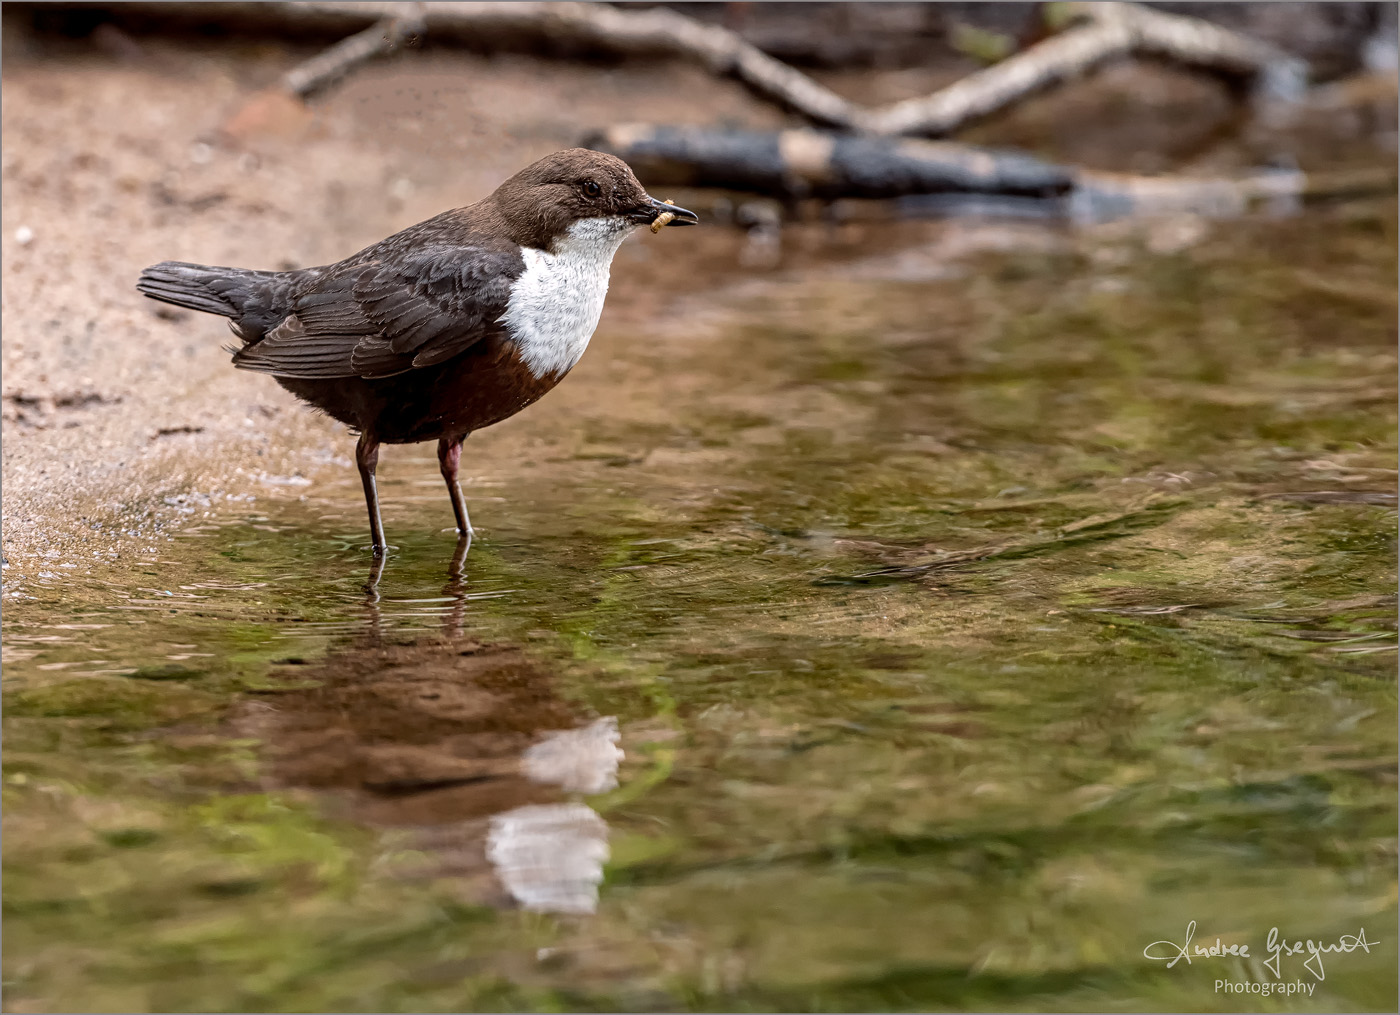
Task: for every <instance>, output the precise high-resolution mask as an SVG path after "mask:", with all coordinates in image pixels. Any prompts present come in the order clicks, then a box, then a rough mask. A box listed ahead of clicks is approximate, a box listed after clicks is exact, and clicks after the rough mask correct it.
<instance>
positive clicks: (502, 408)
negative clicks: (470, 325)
mask: <svg viewBox="0 0 1400 1015" xmlns="http://www.w3.org/2000/svg"><path fill="white" fill-rule="evenodd" d="M563 376H564V375H563V374H562V373H560V374H557V375H548V376H546V377H544V378H539V377H536V376H535V375H534V374H532V373H531V372H530V370H529V368H528V367H526V366H525V364H524V363H523V362H522V361H521V359H520V357H519V355H517V354H516V352H515V348H514V346H513V345H511V344H510V343H507V342H499V341H491V340H487V341H486V342H483V343H481V346H478V347H473V348H471V349H469V350H467V351H466V352H464V353H462V354H461V355H460V356H455V357H453V358H452V359H450V360H448V361H447V362H445V363H439V364H437V365H436V366H430V367H424V368H422V369H415V370H410V371H408V372H407V373H402V374H398V375H396V376H394V377H383V378H378V379H375V380H366V379H365V378H363V377H335V378H327V379H307V378H297V377H278V378H277V383H279V384H281V385H282V387H284V388H286V389H287V390H288V391H290V392H291V393H292V394H294V395H296V396H297V397H298V398H300V399H301V400H302V401H304V402H307V403H309V404H310V405H312V406H314V407H315V408H317V409H319V410H321V411H322V412H324V413H325V414H326V415H328V416H330V417H331V418H333V419H338V420H339V421H340V422H342V423H344V424H345V425H346V426H349V427H353V428H354V429H355V430H358V431H359V432H361V433H364V434H367V435H369V436H370V437H371V438H373V439H374V440H377V441H381V442H383V443H385V444H412V443H414V442H417V441H427V440H436V439H438V438H439V437H454V438H455V437H465V436H466V435H467V434H469V433H471V432H472V431H473V430H480V429H482V428H483V427H488V426H490V425H491V424H492V423H499V422H500V421H501V420H503V419H507V418H509V417H511V416H514V415H515V414H516V413H517V412H519V411H520V410H521V409H523V408H525V407H526V406H527V405H530V404H531V403H532V402H536V401H538V400H539V399H540V397H541V396H542V395H544V393H545V392H547V391H548V390H549V389H550V388H552V387H554V386H555V385H556V384H558V383H559V381H560V380H561V379H562V378H563Z"/></svg>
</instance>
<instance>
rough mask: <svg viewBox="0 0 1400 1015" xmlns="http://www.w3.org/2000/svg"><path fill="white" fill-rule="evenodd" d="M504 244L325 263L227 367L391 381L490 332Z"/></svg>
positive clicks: (509, 270) (514, 262)
mask: <svg viewBox="0 0 1400 1015" xmlns="http://www.w3.org/2000/svg"><path fill="white" fill-rule="evenodd" d="M524 270H525V263H524V261H523V260H522V259H521V257H520V251H519V249H518V248H516V247H514V246H513V245H502V246H501V247H499V248H495V249H489V248H486V247H484V246H483V247H461V246H455V247H428V248H424V249H421V250H417V251H414V252H413V253H411V254H408V255H407V256H405V257H403V258H396V259H395V260H394V261H392V262H391V263H384V262H370V263H368V264H349V265H345V266H344V267H340V266H333V267H331V268H329V269H327V270H326V272H325V274H324V275H322V276H320V277H319V278H318V279H317V280H316V281H315V283H314V284H312V285H311V286H310V287H309V288H307V289H306V290H305V291H304V292H302V293H299V294H297V296H296V297H295V298H294V299H293V300H292V304H291V311H290V313H288V315H287V317H286V318H285V319H284V320H283V321H282V322H281V323H280V324H278V325H277V327H275V328H273V329H272V330H271V331H269V332H268V333H267V336H266V337H265V338H263V339H262V340H260V341H258V342H254V343H253V344H251V345H248V346H246V347H244V348H243V349H240V350H239V351H238V352H237V353H235V354H234V357H233V362H234V365H235V366H238V367H241V368H243V369H244V370H257V371H259V372H261V373H267V374H275V375H277V376H279V377H302V378H323V379H324V378H334V377H364V378H375V377H392V376H393V375H394V374H401V373H405V372H406V371H409V370H413V369H415V368H417V367H427V366H432V365H433V364H435V363H441V362H443V361H444V360H448V359H451V358H452V357H453V356H456V355H457V354H458V353H461V352H464V351H466V350H467V349H468V348H470V347H471V346H472V345H474V344H475V343H477V342H479V341H481V340H482V339H483V338H486V337H487V336H488V335H492V334H495V333H498V332H500V331H502V330H503V328H504V326H503V325H501V324H499V323H498V322H499V320H500V318H501V315H502V314H504V313H505V311H506V304H507V302H508V301H509V299H510V286H511V283H512V282H514V281H515V279H517V278H518V277H519V276H520V274H521V272H523V271H524Z"/></svg>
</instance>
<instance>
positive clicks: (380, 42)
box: [282, 3, 423, 98]
mask: <svg viewBox="0 0 1400 1015" xmlns="http://www.w3.org/2000/svg"><path fill="white" fill-rule="evenodd" d="M422 33H423V5H422V4H421V3H404V4H400V5H398V10H397V11H395V13H394V14H392V15H390V16H389V17H386V18H384V19H383V20H382V21H378V22H376V23H375V24H373V25H371V26H370V27H368V28H366V29H365V30H364V31H362V32H357V33H356V34H354V35H351V36H349V37H347V38H344V39H342V40H340V41H339V42H337V43H336V44H335V45H334V46H332V47H331V48H330V49H328V50H326V51H325V52H324V53H320V54H318V55H317V56H314V57H312V58H311V59H310V60H307V61H305V62H304V63H300V64H298V65H297V66H296V67H293V68H292V69H291V70H289V71H288V72H287V73H286V74H285V75H283V78H282V85H283V87H284V88H286V89H287V91H289V92H291V93H292V94H293V95H297V96H300V97H302V98H305V97H306V96H308V95H310V94H311V93H312V92H315V91H318V90H320V89H321V88H324V87H325V86H326V85H328V84H330V83H331V82H333V81H335V80H337V79H338V78H340V77H343V76H344V75H345V74H347V73H349V71H350V70H351V69H353V68H354V67H356V66H358V65H359V64H361V63H364V62H365V61H366V60H370V59H372V58H373V57H376V56H379V55H381V54H384V53H390V52H392V51H394V50H395V49H397V48H399V46H401V45H403V43H404V42H406V41H408V40H409V39H411V38H413V37H415V36H420V35H422Z"/></svg>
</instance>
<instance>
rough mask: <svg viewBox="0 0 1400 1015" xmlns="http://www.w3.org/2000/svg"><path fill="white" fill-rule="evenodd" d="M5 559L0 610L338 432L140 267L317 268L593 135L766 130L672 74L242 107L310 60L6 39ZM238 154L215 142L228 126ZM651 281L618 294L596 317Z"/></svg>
mask: <svg viewBox="0 0 1400 1015" xmlns="http://www.w3.org/2000/svg"><path fill="white" fill-rule="evenodd" d="M5 42H6V50H5V54H4V56H5V60H4V67H5V69H4V103H3V127H4V132H5V149H4V165H3V173H4V184H5V186H4V204H3V246H2V247H0V249H3V257H4V289H3V312H4V320H5V335H4V343H3V371H4V374H3V377H4V387H3V407H4V435H5V442H4V468H3V480H4V509H5V510H4V554H5V563H6V583H7V586H8V589H9V592H10V594H16V590H18V589H21V588H22V586H23V582H24V579H25V578H26V577H32V576H33V575H35V574H38V573H39V572H41V571H43V570H45V569H51V568H54V567H58V566H70V567H79V568H84V569H86V568H89V567H92V566H93V565H94V564H98V563H100V562H101V561H103V560H104V559H110V558H111V557H113V556H115V555H118V554H122V553H148V552H154V548H155V544H156V543H158V542H160V541H162V540H163V539H164V538H166V535H165V534H166V533H167V532H168V531H170V530H171V528H172V527H174V526H177V525H178V524H179V523H180V522H181V521H182V520H183V519H185V518H188V517H190V516H192V515H200V514H202V513H203V512H205V511H215V510H218V509H219V506H220V504H221V503H224V502H227V501H229V500H233V501H235V502H238V503H244V502H246V500H247V499H248V498H265V497H285V496H293V497H295V496H299V495H300V493H301V491H302V490H304V488H305V486H306V485H307V484H308V483H311V482H315V480H316V478H317V476H318V473H319V472H320V470H322V469H325V468H327V467H332V468H337V469H341V468H345V467H347V466H348V460H347V459H346V458H345V455H346V453H347V452H348V450H349V448H348V438H347V435H346V434H345V432H344V431H343V429H342V428H340V427H339V426H338V425H337V424H334V423H332V422H330V421H328V420H325V419H323V418H320V417H317V416H315V415H313V414H311V413H309V412H306V411H304V410H302V409H300V408H299V407H298V406H297V405H296V404H295V402H294V400H293V399H292V398H291V397H290V396H289V395H287V394H286V393H285V392H283V391H282V390H281V389H280V388H278V387H277V385H276V384H274V383H272V382H271V381H270V379H269V378H267V377H263V376H260V375H255V374H246V373H242V372H239V371H235V370H233V369H232V368H231V367H230V366H229V363H228V356H227V353H226V352H225V351H224V350H223V348H222V346H223V344H224V339H225V338H226V336H225V335H224V333H223V328H222V322H220V321H217V320H215V319H214V318H212V317H207V316H204V315H198V314H193V313H187V312H184V311H180V310H177V309H175V308H168V307H164V306H161V305H158V304H156V303H154V302H151V301H148V300H145V299H143V298H142V297H141V296H140V295H138V294H137V293H136V291H135V289H134V288H133V283H134V281H135V279H136V276H137V274H138V273H139V272H140V270H141V269H142V268H143V267H144V266H146V265H147V264H150V263H153V262H155V261H159V260H162V259H167V258H169V259H181V260H192V261H200V262H204V263H212V264H231V265H246V266H252V267H283V266H285V267H291V266H293V265H306V264H317V263H325V262H327V261H331V260H335V259H337V258H339V257H343V256H345V255H346V254H348V253H350V252H352V251H354V250H356V249H358V248H360V247H362V246H364V245H365V244H368V243H370V242H373V241H374V240H376V239H379V238H380V237H382V236H384V235H387V234H388V233H390V232H392V231H394V230H396V229H399V228H402V227H404V226H406V225H409V224H411V223H413V222H415V221H419V220H421V219H423V218H426V217H428V216H430V215H433V214H436V213H437V212H439V211H441V210H443V209H444V208H448V207H453V206H456V205H461V204H466V203H469V202H471V201H474V200H476V199H478V198H480V197H482V196H484V195H485V194H486V193H489V192H490V190H491V189H493V188H494V186H495V185H496V184H497V183H499V182H500V180H502V179H504V178H505V177H506V176H508V175H509V174H510V173H511V172H513V171H514V170H516V169H518V168H519V167H521V166H523V165H525V164H527V163H528V162H530V161H531V160H533V159H535V158H538V157H539V156H541V155H543V154H545V153H547V152H549V151H552V150H555V149H558V148H561V147H566V146H568V145H570V144H573V143H576V142H577V140H578V139H579V137H580V136H581V135H582V134H583V133H584V132H585V131H586V130H588V129H590V128H595V127H597V126H600V125H606V124H608V123H613V122H619V121H625V120H633V119H637V120H664V119H668V118H669V119H671V120H674V121H679V122H712V121H714V120H715V119H721V120H723V119H729V120H731V121H735V122H743V123H753V124H771V123H775V122H777V119H778V114H776V113H774V112H773V111H772V110H770V109H767V108H765V107H763V106H762V105H761V104H759V103H757V102H755V101H754V100H753V99H751V98H750V97H749V96H748V95H747V94H745V93H744V92H743V91H742V90H741V89H740V88H738V86H736V85H733V84H732V83H728V82H723V81H716V80H714V79H712V78H710V77H708V76H707V75H705V74H703V73H701V72H700V71H698V70H695V69H693V68H689V67H684V66H675V65H669V64H645V63H641V64H636V65H628V66H625V67H603V68H600V67H593V66H589V65H585V64H578V63H568V62H561V63H542V62H540V61H536V60H531V59H529V58H524V57H508V58H484V57H470V56H464V55H461V54H456V53H432V52H428V53H414V54H412V55H411V56H409V57H407V58H404V59H400V60H397V61H390V62H385V63H383V64H380V65H377V66H373V67H370V68H367V69H365V70H363V71H361V72H360V73H359V74H358V75H356V76H355V77H354V78H353V79H352V80H350V81H348V82H346V83H345V84H344V85H343V86H342V87H340V88H338V89H335V90H333V91H332V92H331V93H330V94H328V95H327V96H326V97H325V98H324V99H322V100H320V101H318V102H316V103H315V104H314V105H313V106H312V107H311V109H309V110H307V111H304V112H303V111H301V110H299V109H297V108H296V107H292V106H279V105H276V104H272V105H269V106H261V107H254V108H252V109H251V110H250V109H249V107H248V103H249V100H250V98H252V97H254V96H256V95H257V94H258V93H259V90H260V89H261V88H263V87H264V86H265V85H267V83H269V82H271V81H273V80H275V78H276V76H277V75H278V74H280V73H281V72H282V71H283V70H285V69H286V68H287V67H289V66H291V65H292V64H294V63H295V62H296V61H297V60H298V59H300V58H302V57H303V56H304V55H305V54H304V53H302V52H299V51H292V50H287V49H283V48H281V47H275V46H258V47H251V46H249V45H247V44H240V45H231V44H225V45H220V44H209V45H203V44H196V43H181V42H175V41H166V40H158V39H142V40H140V41H139V42H136V41H133V40H130V39H126V38H123V39H122V40H121V45H120V46H117V47H116V48H115V49H113V48H111V47H109V48H108V50H107V51H103V49H102V48H101V47H100V46H99V47H96V48H95V47H94V46H93V45H92V44H91V43H84V44H82V45H80V46H79V45H74V46H73V47H72V48H55V44H53V43H52V42H48V41H44V42H41V41H39V40H36V39H34V38H33V37H28V36H26V35H25V34H24V32H23V30H22V29H21V30H16V31H11V30H10V26H8V25H7V30H6V34H5ZM231 122H232V123H233V124H234V126H235V127H236V128H237V129H238V131H239V134H240V136H239V138H238V139H237V140H236V141H230V140H228V139H226V138H223V137H222V135H221V134H220V128H221V127H224V126H226V125H228V124H230V123H231ZM642 288H643V287H642V285H640V284H629V282H628V280H627V279H625V278H617V280H616V283H615V287H614V294H613V297H612V298H611V299H610V301H609V311H608V313H607V314H605V316H604V323H603V328H604V329H606V328H607V327H608V319H609V317H610V316H611V317H613V318H614V319H616V315H617V314H618V313H620V312H624V313H625V309H624V310H621V311H620V310H619V306H622V307H624V308H625V305H626V303H627V302H628V301H629V300H635V299H636V297H637V296H638V295H640V294H641V292H642Z"/></svg>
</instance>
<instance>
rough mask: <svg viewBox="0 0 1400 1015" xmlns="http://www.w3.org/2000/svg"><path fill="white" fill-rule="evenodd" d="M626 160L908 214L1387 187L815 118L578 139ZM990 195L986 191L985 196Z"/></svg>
mask: <svg viewBox="0 0 1400 1015" xmlns="http://www.w3.org/2000/svg"><path fill="white" fill-rule="evenodd" d="M582 143H583V144H584V145H585V146H587V147H590V148H593V149H596V150H598V151H606V152H610V153H612V154H614V155H617V156H618V157H619V158H622V159H624V160H626V161H627V162H628V163H629V164H630V165H631V166H632V167H633V168H634V169H635V170H636V171H637V175H638V176H639V177H640V178H641V179H642V182H644V183H645V184H647V186H649V187H653V188H656V187H663V186H670V187H717V188H722V189H725V190H732V191H741V192H747V193H751V194H762V195H765V196H768V197H776V198H781V199H784V200H792V199H799V198H808V197H810V198H818V199H822V200H828V201H830V200H836V199H839V198H899V199H904V200H903V201H902V202H901V204H900V208H901V209H902V210H903V211H905V212H907V213H909V214H912V215H941V214H966V213H969V212H978V211H982V212H985V213H988V214H995V215H1014V216H1016V217H1026V216H1031V217H1037V218H1045V217H1061V218H1068V219H1072V220H1075V221H1082V222H1095V221H1104V220H1108V219H1115V218H1125V217H1130V216H1144V217H1145V216H1161V215H1201V216H1204V217H1208V218H1230V217H1234V216H1238V215H1243V214H1245V213H1247V212H1249V211H1251V210H1252V209H1255V208H1259V207H1268V208H1270V209H1273V210H1275V211H1278V212H1287V211H1290V210H1294V209H1296V208H1297V207H1299V206H1301V205H1303V204H1306V203H1309V202H1314V201H1322V200H1336V199H1342V198H1349V197H1360V196H1371V195H1377V194H1391V193H1394V191H1395V186H1396V178H1397V173H1396V170H1395V169H1394V168H1393V167H1392V168H1386V169H1377V170H1364V171H1351V172H1334V173H1320V174H1309V173H1303V172H1299V171H1297V170H1289V171H1280V170H1264V171H1261V172H1257V173H1246V174H1242V175H1240V176H1236V177H1213V178H1212V177H1191V176H1134V175H1130V174H1121V173H1103V172H1095V171H1092V170H1087V169H1079V168H1074V167H1067V166H1058V165H1055V164H1053V163H1049V162H1044V161H1041V160H1040V159H1036V158H1032V157H1031V156H1028V155H1023V154H1020V153H1017V152H1005V151H994V150H991V149H986V148H976V147H973V146H970V145H962V144H955V143H952V142H937V141H918V140H911V139H896V138H879V137H860V136H851V135H848V134H836V133H829V132H822V131H815V130H789V131H778V132H764V131H739V130H735V131H729V130H710V129H707V128H703V127H667V126H649V125H646V124H629V125H624V126H618V127H612V128H610V129H608V130H603V131H599V132H597V133H595V134H593V135H591V136H589V137H587V138H585V139H584V141H583V142H582ZM989 198H995V200H988V199H989Z"/></svg>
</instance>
